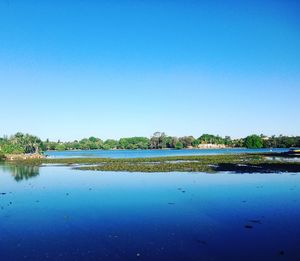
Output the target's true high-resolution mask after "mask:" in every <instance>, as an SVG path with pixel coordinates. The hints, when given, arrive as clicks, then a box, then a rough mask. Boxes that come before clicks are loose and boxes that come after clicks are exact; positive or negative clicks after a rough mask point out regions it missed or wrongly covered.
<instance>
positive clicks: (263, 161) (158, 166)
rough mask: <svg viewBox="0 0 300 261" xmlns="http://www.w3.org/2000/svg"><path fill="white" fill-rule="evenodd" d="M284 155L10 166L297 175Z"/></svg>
mask: <svg viewBox="0 0 300 261" xmlns="http://www.w3.org/2000/svg"><path fill="white" fill-rule="evenodd" d="M291 158H292V159H293V157H290V156H289V155H286V154H280V153H272V154H270V153H269V154H268V153H267V154H234V155H209V156H174V157H157V158H130V159H112V158H69V159H55V158H41V159H25V160H15V161H13V162H11V164H21V165H31V166H42V165H43V164H60V165H69V166H72V167H73V168H75V169H80V170H95V171H128V172H174V171H178V172H210V173H214V172H218V171H232V172H237V173H255V172H259V173H273V172H300V162H299V161H295V162H293V161H286V159H291Z"/></svg>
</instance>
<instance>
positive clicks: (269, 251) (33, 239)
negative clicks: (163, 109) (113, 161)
mask: <svg viewBox="0 0 300 261" xmlns="http://www.w3.org/2000/svg"><path fill="white" fill-rule="evenodd" d="M0 193H1V194H0V260H130V261H131V260H147V261H148V260H149V261H150V260H151V261H153V260H182V261H183V260H184V261H187V260H205V261H206V260H232V261H235V260H236V261H241V260H295V261H296V260H300V247H299V246H300V175H298V174H251V175H249V174H243V175H241V174H228V173H223V174H205V173H171V174H170V173H156V174H153V173H152V174H151V173H147V174H142V173H116V172H90V171H80V170H72V169H70V168H67V167H59V166H45V167H41V168H37V167H12V166H7V165H6V166H4V165H2V166H0Z"/></svg>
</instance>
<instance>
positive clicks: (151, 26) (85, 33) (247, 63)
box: [0, 0, 300, 140]
mask: <svg viewBox="0 0 300 261" xmlns="http://www.w3.org/2000/svg"><path fill="white" fill-rule="evenodd" d="M225 2H226V3H225ZM297 2H298V3H297ZM0 91H1V103H0V109H1V115H2V116H1V124H0V135H1V136H2V135H4V134H8V135H10V134H13V133H15V132H17V131H22V132H29V133H32V134H35V135H38V136H40V137H41V138H43V139H45V138H50V139H54V140H56V139H59V138H60V139H61V140H72V139H80V138H82V137H86V136H91V135H94V136H97V137H101V138H104V139H106V138H119V137H126V136H150V135H151V134H152V133H153V132H155V131H164V132H166V133H167V134H169V135H175V136H182V135H194V136H195V137H199V136H200V135H201V134H203V133H213V134H219V135H230V136H232V137H240V136H245V135H248V134H252V133H258V134H260V133H264V134H267V135H272V134H276V135H278V134H287V135H300V120H299V113H300V102H299V101H300V4H299V1H284V0H282V1H275V0H274V1H255V0H254V1H200V0H199V1H192V0H182V1H176V0H174V1H171V0H169V1H163V0H160V1H158V0H152V1H150V0H149V1H146V0H139V1H138V0H132V1H129V0H122V1H121V0H120V1H116V0H115V1H113V0H112V1H96V0H94V1H83V0H82V1H79V0H78V1H76V0H73V1H64V0H61V1H55V0H51V1H46V0H45V1H21V0H19V1H14V0H6V1H5V0H0Z"/></svg>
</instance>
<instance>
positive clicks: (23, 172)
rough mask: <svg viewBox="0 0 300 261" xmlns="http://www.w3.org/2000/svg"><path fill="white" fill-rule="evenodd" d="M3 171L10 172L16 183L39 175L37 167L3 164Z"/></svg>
mask: <svg viewBox="0 0 300 261" xmlns="http://www.w3.org/2000/svg"><path fill="white" fill-rule="evenodd" d="M3 169H4V170H6V171H8V172H10V173H11V175H12V176H13V177H14V179H15V180H16V181H21V180H24V179H25V180H27V179H30V178H33V177H36V176H38V175H39V174H40V172H39V167H38V166H28V165H13V164H5V165H4V166H3Z"/></svg>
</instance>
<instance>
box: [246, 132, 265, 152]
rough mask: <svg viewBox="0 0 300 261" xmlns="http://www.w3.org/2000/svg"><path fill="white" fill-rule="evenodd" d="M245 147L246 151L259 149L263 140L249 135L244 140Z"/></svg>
mask: <svg viewBox="0 0 300 261" xmlns="http://www.w3.org/2000/svg"><path fill="white" fill-rule="evenodd" d="M244 144H245V147H247V148H248V149H259V148H262V147H263V140H262V138H261V137H260V136H258V135H255V134H254V135H250V136H247V137H246V138H245V143H244Z"/></svg>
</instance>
